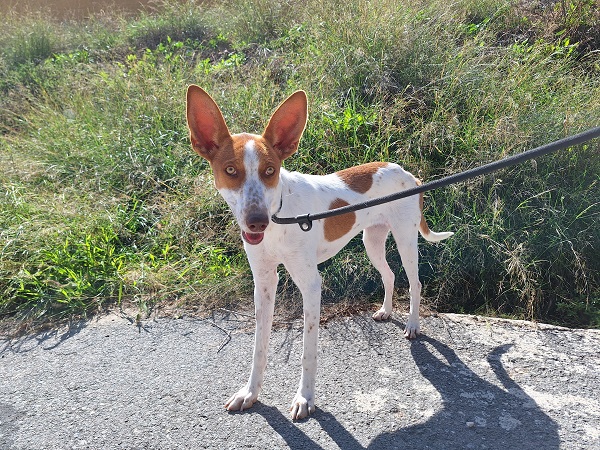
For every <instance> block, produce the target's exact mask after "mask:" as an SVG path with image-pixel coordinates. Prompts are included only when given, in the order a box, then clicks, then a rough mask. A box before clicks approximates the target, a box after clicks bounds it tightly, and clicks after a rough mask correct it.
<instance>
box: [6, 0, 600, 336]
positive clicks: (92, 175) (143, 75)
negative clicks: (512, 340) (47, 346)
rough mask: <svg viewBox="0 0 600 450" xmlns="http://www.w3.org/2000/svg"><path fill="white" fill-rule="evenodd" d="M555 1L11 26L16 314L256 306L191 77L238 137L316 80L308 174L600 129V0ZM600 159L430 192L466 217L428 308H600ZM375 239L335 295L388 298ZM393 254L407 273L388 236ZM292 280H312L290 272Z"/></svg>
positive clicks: (336, 285)
mask: <svg viewBox="0 0 600 450" xmlns="http://www.w3.org/2000/svg"><path fill="white" fill-rule="evenodd" d="M545 5H546V6H540V5H538V4H537V3H533V2H532V3H531V4H528V3H527V2H526V3H524V4H523V3H519V4H517V3H514V2H508V1H503V0H481V1H478V2H470V1H456V2H453V3H449V2H442V1H437V0H436V1H427V2H400V3H399V2H397V1H389V0H376V1H360V0H355V1H351V2H341V1H338V0H326V1H320V2H316V1H308V2H297V1H293V0H287V1H281V2H267V1H262V0H256V1H253V2H242V1H238V0H229V1H227V2H220V3H215V4H212V3H207V4H202V3H199V4H195V3H194V2H167V3H165V4H164V5H162V7H161V8H160V10H159V12H155V13H152V14H151V13H141V14H140V15H138V16H137V17H135V18H128V19H126V18H125V17H122V16H119V15H117V14H114V15H103V16H98V17H93V18H91V19H89V20H87V21H80V22H62V23H59V22H51V21H48V20H46V19H45V18H44V17H43V15H40V16H36V15H29V16H26V17H10V16H9V17H5V18H3V19H1V20H2V21H3V22H2V28H3V30H6V32H5V33H3V35H2V36H0V48H1V49H2V50H1V52H2V53H1V55H0V158H1V161H0V167H1V169H0V181H1V185H2V190H1V194H2V195H1V196H0V209H1V215H0V239H1V241H0V242H1V243H2V246H1V247H0V248H1V250H0V292H1V294H0V315H2V316H16V317H20V318H28V319H30V320H48V319H50V318H64V317H69V316H72V315H85V314H87V313H90V312H95V311H97V310H98V309H100V308H104V307H108V306H111V305H115V304H123V303H134V304H136V305H138V306H139V307H140V308H141V309H148V308H152V307H155V306H157V305H162V304H167V305H173V304H177V305H185V306H186V307H190V308H196V307H197V308H201V309H210V308H212V307H214V306H215V305H221V306H222V305H237V304H239V303H240V302H242V303H244V304H246V303H247V302H248V301H249V298H250V296H251V279H250V276H249V269H248V266H247V262H246V261H245V257H244V255H243V251H242V249H241V244H240V239H239V237H238V231H237V229H236V225H235V224H234V222H233V219H232V217H231V215H230V214H229V212H228V211H227V208H226V206H225V205H224V203H223V202H222V201H221V200H220V199H219V198H218V196H217V194H216V192H215V191H214V189H213V188H212V187H211V183H212V181H211V175H210V172H209V170H208V167H207V165H206V164H205V163H204V162H203V161H200V160H199V158H197V157H196V156H194V154H193V153H192V152H191V150H190V148H189V143H188V137H187V130H186V125H185V117H184V93H185V88H186V86H187V85H188V84H190V83H196V84H200V85H202V86H203V87H204V88H205V89H207V90H208V91H209V92H210V93H211V94H212V95H213V96H214V97H215V99H216V101H217V103H219V105H220V106H221V108H222V110H223V112H224V114H225V117H226V120H227V122H228V124H229V126H230V128H231V129H232V130H235V131H241V130H248V131H260V130H262V128H263V127H264V122H265V120H266V119H267V118H268V116H269V114H270V113H271V112H272V109H273V108H274V106H275V105H276V104H277V103H278V102H279V101H280V100H281V99H282V98H284V97H285V96H286V95H287V94H289V93H290V92H291V91H293V90H295V89H300V88H301V89H305V90H306V91H307V92H308V93H309V98H310V102H311V103H310V119H309V125H308V128H307V130H306V132H305V135H304V138H303V140H302V142H301V148H300V151H299V153H298V154H297V155H295V156H294V157H293V158H291V159H290V160H288V161H287V162H286V165H287V167H288V168H290V169H294V170H302V171H307V172H313V173H328V172H332V171H335V170H339V169H341V168H343V167H347V166H349V165H352V164H358V163H362V162H366V161H372V160H389V161H394V162H399V163H401V164H402V165H403V166H405V167H406V168H407V169H408V170H410V171H412V172H413V173H415V174H416V175H418V176H419V177H421V178H422V179H424V180H430V179H433V178H436V177H440V176H443V175H446V174H449V173H454V172H457V171H460V170H464V169H466V168H471V167H473V166H475V165H477V164H480V163H483V162H488V161H491V160H494V159H498V158H501V157H503V156H506V155H508V154H513V153H516V152H519V151H523V150H526V149H529V148H532V147H534V146H537V145H541V144H543V143H546V142H550V141H553V140H555V139H558V138H561V137H564V136H567V135H570V134H573V133H576V132H578V131H582V130H584V129H587V128H590V127H592V126H597V125H598V124H599V120H598V118H599V117H600V60H599V59H598V55H599V53H598V50H599V49H600V45H599V43H600V38H599V36H600V15H599V13H598V9H597V8H596V6H597V5H596V2H595V1H591V0H582V1H571V2H569V1H567V0H563V1H559V2H556V3H549V4H545ZM32 30H33V31H32ZM599 154H600V153H599V152H598V143H597V142H593V143H589V144H585V145H582V146H579V147H577V148H573V149H569V150H566V151H563V152H560V153H557V154H555V155H551V156H547V157H544V158H541V159H539V160H537V161H535V162H533V163H528V164H524V165H522V166H520V167H516V168H513V169H510V170H506V171H503V172H500V173H497V174H494V175H492V176H488V177H485V178H482V179H477V180H474V181H472V182H470V183H465V184H462V185H457V186H453V187H450V188H447V189H444V190H440V191H435V192H431V193H429V194H428V195H427V200H426V216H427V219H428V221H429V223H430V224H431V226H432V228H434V229H438V230H453V231H455V232H456V236H455V237H453V238H452V239H451V240H448V241H445V242H444V244H443V245H439V246H433V245H427V244H425V245H422V246H421V250H420V251H421V257H422V258H421V267H420V271H421V275H422V278H423V281H424V287H425V288H424V296H425V298H426V300H427V301H428V302H429V304H430V305H432V306H435V307H437V308H439V309H441V310H452V311H463V312H483V313H488V314H500V315H509V316H514V317H523V318H529V319H535V320H549V321H554V322H558V323H562V324H565V325H575V326H598V325H600V276H599V273H600V257H599V256H598V255H599V254H600V252H599V249H598V246H599V243H600V232H599V231H598V227H597V221H598V215H599V199H600V188H599V179H598V174H599V173H600V157H599V156H598V155H599ZM360 247H361V244H360V241H359V240H358V239H356V240H354V241H352V242H351V244H350V245H349V246H348V247H347V248H346V249H345V250H343V251H342V252H341V254H340V255H339V256H338V257H336V258H335V259H334V260H333V261H331V262H328V263H326V264H324V265H323V267H322V269H323V272H324V279H325V288H324V297H325V301H326V302H329V303H335V302H338V301H339V300H340V298H343V299H344V300H345V302H346V304H347V303H353V302H360V301H363V300H364V299H365V298H367V299H369V300H372V301H380V297H381V294H382V292H381V289H380V287H379V284H380V283H379V279H378V278H379V277H378V274H377V273H376V272H375V271H374V269H372V268H371V267H370V265H369V264H368V261H367V259H366V257H365V256H364V252H362V250H361V249H360ZM389 259H390V261H391V265H392V266H393V268H394V269H395V270H396V271H397V272H400V271H401V265H400V261H399V258H398V256H397V253H396V252H395V249H394V247H393V245H392V243H391V242H390V248H389ZM397 284H398V288H399V293H402V292H403V291H404V289H405V287H406V280H405V279H403V278H402V277H398V282H397ZM280 291H281V294H282V296H283V297H284V298H288V299H294V298H296V297H297V293H296V291H295V290H294V288H293V286H292V283H291V281H290V280H289V278H286V277H285V276H283V281H282V285H281V289H280Z"/></svg>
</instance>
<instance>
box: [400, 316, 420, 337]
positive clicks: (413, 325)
mask: <svg viewBox="0 0 600 450" xmlns="http://www.w3.org/2000/svg"><path fill="white" fill-rule="evenodd" d="M419 334H421V328H420V326H419V319H417V320H411V319H408V322H407V323H406V328H405V329H404V337H405V338H406V339H415V338H416V337H417V336H418V335H419Z"/></svg>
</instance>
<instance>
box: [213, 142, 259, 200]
mask: <svg viewBox="0 0 600 450" xmlns="http://www.w3.org/2000/svg"><path fill="white" fill-rule="evenodd" d="M250 139H251V136H250V135H244V134H242V135H236V136H231V138H230V139H228V140H227V141H225V142H221V143H220V145H219V147H218V150H217V151H215V152H213V155H212V157H211V158H210V159H209V160H208V161H209V163H210V167H211V168H212V170H213V175H214V177H215V186H216V188H217V189H233V190H236V189H239V188H240V187H241V186H242V184H243V183H244V180H245V179H246V170H245V168H244V146H245V145H246V144H247V143H248V141H249V140H250ZM228 167H233V168H234V169H235V172H236V173H235V175H231V174H229V173H227V168H228Z"/></svg>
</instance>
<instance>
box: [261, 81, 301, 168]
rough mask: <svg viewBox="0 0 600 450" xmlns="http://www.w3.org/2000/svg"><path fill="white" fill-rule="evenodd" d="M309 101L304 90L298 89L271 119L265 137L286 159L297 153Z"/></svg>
mask: <svg viewBox="0 0 600 450" xmlns="http://www.w3.org/2000/svg"><path fill="white" fill-rule="evenodd" d="M307 104H308V102H307V100H306V93H305V92H304V91H297V92H294V93H293V94H292V95H290V96H289V97H288V98H287V99H286V100H284V101H283V103H281V105H279V106H278V107H277V109H276V110H275V112H274V113H273V115H272V116H271V119H269V123H268V124H267V127H266V128H265V131H264V132H263V137H264V138H265V139H266V140H267V141H268V142H269V143H270V144H271V145H272V146H273V148H274V149H275V150H277V151H278V152H279V154H280V155H281V159H282V160H283V159H286V158H288V157H290V156H292V155H293V154H294V153H296V150H298V143H299V142H300V138H301V137H302V133H303V132H304V128H305V127H306V120H307V117H308V106H307Z"/></svg>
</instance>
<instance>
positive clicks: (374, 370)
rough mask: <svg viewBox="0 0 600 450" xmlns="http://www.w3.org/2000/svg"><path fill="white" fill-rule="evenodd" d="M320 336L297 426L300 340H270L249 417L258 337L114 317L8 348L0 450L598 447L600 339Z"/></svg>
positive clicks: (524, 334)
mask: <svg viewBox="0 0 600 450" xmlns="http://www.w3.org/2000/svg"><path fill="white" fill-rule="evenodd" d="M403 320H404V317H403V316H394V319H393V320H392V321H389V322H385V323H375V322H373V321H372V320H370V319H369V318H368V317H366V316H359V317H355V318H351V319H340V320H336V321H333V322H330V323H328V324H327V325H324V326H322V328H321V335H320V350H319V358H320V366H319V370H318V381H317V389H318V392H317V411H316V413H315V414H314V415H312V416H311V417H310V418H308V419H306V420H303V421H300V422H296V423H294V422H292V421H291V420H290V419H289V413H288V405H289V402H290V401H291V399H292V396H293V394H294V392H295V388H296V384H297V382H298V376H299V371H300V353H301V330H300V328H299V327H298V325H297V324H292V325H287V326H285V325H284V326H280V327H279V328H278V329H277V331H276V332H275V333H274V335H273V337H272V340H271V349H270V350H271V358H270V361H269V367H268V372H267V378H266V381H265V386H264V391H263V393H262V395H261V397H260V402H259V403H257V404H256V405H255V406H254V407H253V408H252V409H251V410H249V411H247V412H244V413H228V412H226V411H225V410H224V409H223V406H222V405H223V403H224V402H225V401H226V400H227V398H228V397H229V395H230V394H232V393H233V392H234V391H235V390H237V389H238V388H239V387H240V386H241V385H242V384H243V383H244V382H245V378H246V376H247V375H248V371H249V366H250V355H251V347H252V340H253V335H252V332H253V323H252V322H251V321H250V320H249V319H248V318H247V317H246V316H240V315H237V316H236V315H232V314H230V315H229V316H228V317H220V318H215V319H204V320H200V319H193V318H184V319H157V320H151V321H148V322H145V323H144V324H143V326H142V327H137V326H136V325H135V324H132V323H131V322H130V321H128V320H126V318H123V317H119V316H117V315H114V314H113V315H109V316H107V317H104V318H102V319H100V320H96V321H92V322H88V323H80V324H77V325H74V326H72V327H71V328H70V329H62V330H59V331H54V332H46V333H40V334H35V335H31V336H27V337H24V338H20V339H13V340H6V339H5V340H1V339H0V448H1V449H36V450H37V449H121V448H123V449H196V448H199V449H202V448H210V449H238V448H248V449H272V448H291V449H298V450H300V449H303V450H304V449H338V448H341V449H344V450H346V449H366V448H369V449H394V448H398V449H411V450H414V449H425V448H429V449H507V448H510V449H527V448H531V449H558V448H561V449H584V448H585V449H594V448H595V449H599V448H600V400H599V399H600V387H599V386H600V331H597V330H596V331H580V330H565V329H558V328H553V327H547V326H536V325H534V324H530V323H527V322H510V321H498V320H488V319H483V318H476V317H467V316H457V315H440V316H438V317H429V318H425V319H423V321H422V331H423V333H424V334H423V336H421V337H420V338H419V339H417V340H416V341H413V342H409V341H407V340H405V339H404V338H403V337H402V327H403Z"/></svg>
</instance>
